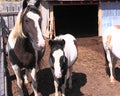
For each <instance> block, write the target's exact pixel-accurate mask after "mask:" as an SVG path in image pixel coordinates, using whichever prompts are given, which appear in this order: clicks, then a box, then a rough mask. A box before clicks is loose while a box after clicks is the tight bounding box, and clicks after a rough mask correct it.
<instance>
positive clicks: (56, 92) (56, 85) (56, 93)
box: [54, 80, 58, 96]
mask: <svg viewBox="0 0 120 96" xmlns="http://www.w3.org/2000/svg"><path fill="white" fill-rule="evenodd" d="M54 86H55V96H58V83H57V81H55V80H54Z"/></svg>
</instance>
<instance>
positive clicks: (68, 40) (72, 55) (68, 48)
mask: <svg viewBox="0 0 120 96" xmlns="http://www.w3.org/2000/svg"><path fill="white" fill-rule="evenodd" d="M59 37H60V38H61V39H64V40H65V47H64V51H65V55H66V57H67V58H68V59H69V60H68V64H69V66H71V65H72V64H73V63H74V62H75V60H76V58H77V54H78V53H77V46H76V44H75V42H76V39H75V37H74V36H73V35H71V34H65V35H60V36H59Z"/></svg>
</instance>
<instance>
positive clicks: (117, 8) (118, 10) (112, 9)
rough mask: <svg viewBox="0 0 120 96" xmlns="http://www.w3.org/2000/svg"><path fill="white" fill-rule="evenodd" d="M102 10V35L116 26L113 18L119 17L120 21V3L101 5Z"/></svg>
mask: <svg viewBox="0 0 120 96" xmlns="http://www.w3.org/2000/svg"><path fill="white" fill-rule="evenodd" d="M99 6H100V8H101V9H102V33H103V32H104V31H105V30H106V29H107V28H108V27H110V26H112V25H114V24H113V23H112V22H113V17H118V18H119V20H120V2H109V3H105V2H104V3H103V2H101V3H100V4H99Z"/></svg>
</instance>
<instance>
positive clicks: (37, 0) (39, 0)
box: [34, 0, 41, 8]
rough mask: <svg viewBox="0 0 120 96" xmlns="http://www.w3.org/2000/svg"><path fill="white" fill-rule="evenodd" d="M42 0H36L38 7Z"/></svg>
mask: <svg viewBox="0 0 120 96" xmlns="http://www.w3.org/2000/svg"><path fill="white" fill-rule="evenodd" d="M40 2H41V0H36V3H35V4H34V5H35V6H36V7H37V8H38V7H39V6H40Z"/></svg>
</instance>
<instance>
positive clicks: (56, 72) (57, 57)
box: [53, 49, 63, 78]
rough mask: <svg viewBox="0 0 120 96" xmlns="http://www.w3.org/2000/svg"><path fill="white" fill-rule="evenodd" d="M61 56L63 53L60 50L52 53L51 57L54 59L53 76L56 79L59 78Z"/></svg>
mask: <svg viewBox="0 0 120 96" xmlns="http://www.w3.org/2000/svg"><path fill="white" fill-rule="evenodd" d="M61 56H63V51H62V50H61V49H58V50H56V51H54V52H53V57H54V59H55V62H54V75H55V77H57V78H61V76H62V73H61V67H60V57H61Z"/></svg>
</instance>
